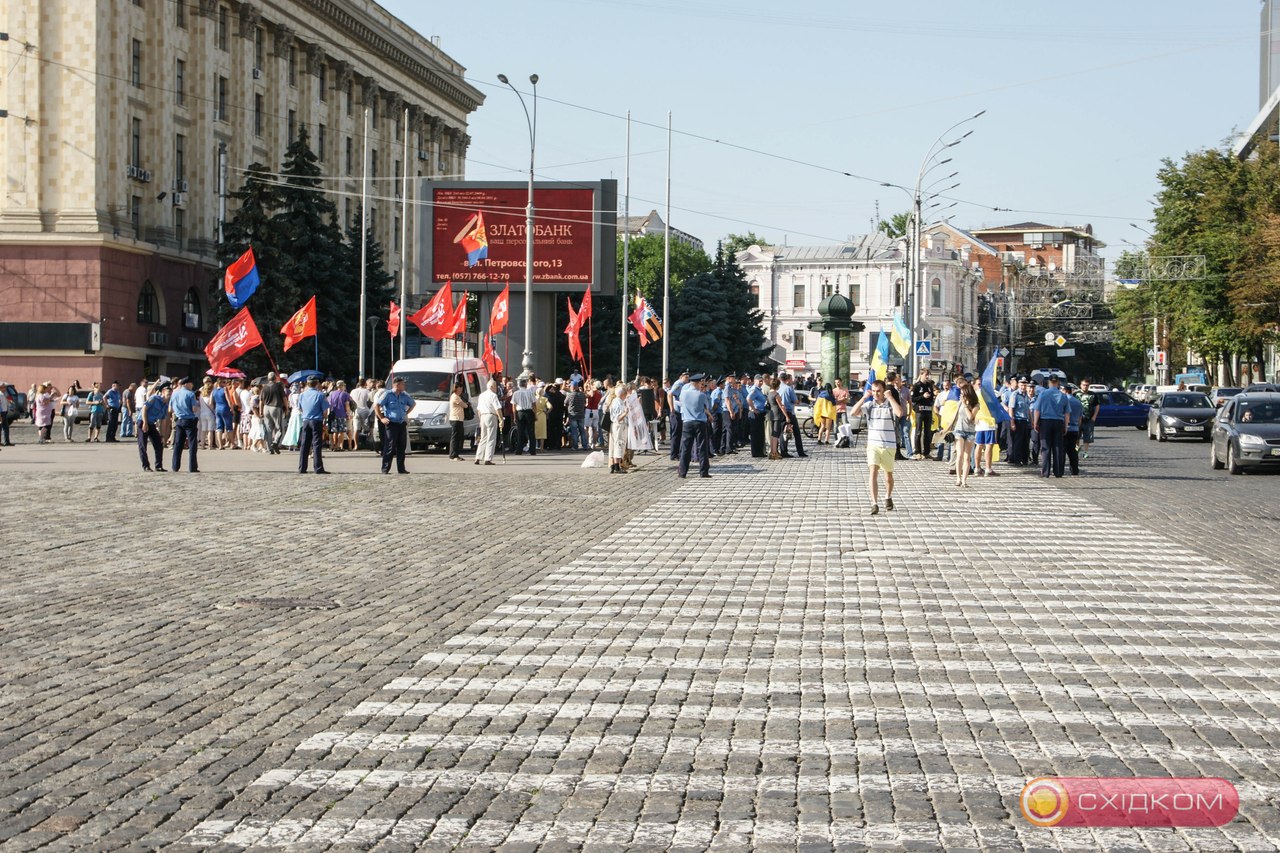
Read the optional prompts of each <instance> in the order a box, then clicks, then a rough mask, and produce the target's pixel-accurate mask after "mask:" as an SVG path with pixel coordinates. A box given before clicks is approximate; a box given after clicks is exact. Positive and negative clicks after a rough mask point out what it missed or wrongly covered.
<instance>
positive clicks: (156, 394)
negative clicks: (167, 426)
mask: <svg viewBox="0 0 1280 853" xmlns="http://www.w3.org/2000/svg"><path fill="white" fill-rule="evenodd" d="M168 390H169V383H168V382H157V383H156V384H155V385H154V386H153V387H152V389H151V393H150V394H149V395H148V396H147V398H146V400H144V401H143V403H142V405H141V406H139V407H138V428H137V430H136V432H137V434H138V456H139V457H140V458H141V459H142V470H143V471H150V470H152V469H151V462H150V460H149V459H148V458H147V442H150V443H151V449H152V452H153V453H154V454H155V457H156V467H155V470H157V471H164V465H163V464H162V463H163V461H164V443H163V442H162V441H161V440H160V422H161V421H162V420H164V417H165V415H166V414H167V413H168V411H169V403H168V401H167V400H165V392H167V391H168Z"/></svg>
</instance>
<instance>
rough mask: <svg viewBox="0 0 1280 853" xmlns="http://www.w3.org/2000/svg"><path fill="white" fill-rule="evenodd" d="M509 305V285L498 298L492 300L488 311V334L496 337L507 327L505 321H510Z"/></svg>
mask: <svg viewBox="0 0 1280 853" xmlns="http://www.w3.org/2000/svg"><path fill="white" fill-rule="evenodd" d="M510 304H511V285H509V284H508V285H507V286H506V287H504V288H503V289H502V292H501V293H499V294H498V298H497V299H495V300H493V307H492V308H490V309H489V334H490V335H496V334H498V332H501V331H502V330H503V329H505V328H506V327H507V320H509V319H510Z"/></svg>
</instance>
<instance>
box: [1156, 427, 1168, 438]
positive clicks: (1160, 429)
mask: <svg viewBox="0 0 1280 853" xmlns="http://www.w3.org/2000/svg"><path fill="white" fill-rule="evenodd" d="M1168 440H1169V436H1167V435H1165V433H1164V427H1162V426H1160V424H1156V441H1168Z"/></svg>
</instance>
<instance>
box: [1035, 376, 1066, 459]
mask: <svg viewBox="0 0 1280 853" xmlns="http://www.w3.org/2000/svg"><path fill="white" fill-rule="evenodd" d="M1058 383H1059V379H1058V377H1057V376H1050V377H1049V387H1048V388H1046V389H1045V390H1044V391H1042V392H1040V393H1039V394H1036V398H1035V400H1034V402H1032V404H1031V414H1032V418H1033V419H1034V421H1033V425H1034V427H1035V429H1036V430H1037V431H1038V432H1039V433H1040V476H1041V477H1048V476H1049V475H1050V474H1052V475H1053V476H1055V477H1061V476H1062V465H1063V461H1064V460H1063V440H1064V436H1065V434H1066V431H1067V395H1066V394H1063V393H1062V389H1061V388H1059V387H1058Z"/></svg>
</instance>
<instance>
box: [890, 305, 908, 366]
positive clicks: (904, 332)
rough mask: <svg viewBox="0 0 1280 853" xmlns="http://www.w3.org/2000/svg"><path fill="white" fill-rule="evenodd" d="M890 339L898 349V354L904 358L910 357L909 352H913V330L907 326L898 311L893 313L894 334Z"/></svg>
mask: <svg viewBox="0 0 1280 853" xmlns="http://www.w3.org/2000/svg"><path fill="white" fill-rule="evenodd" d="M889 340H890V341H891V342H892V343H893V348H894V349H895V350H897V351H898V355H900V356H902V357H903V358H908V357H909V356H908V354H909V353H910V352H911V330H910V329H909V328H907V324H906V322H904V321H903V319H902V315H901V314H899V313H898V312H896V311H895V312H894V314H893V334H892V335H891V337H890V338H889Z"/></svg>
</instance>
